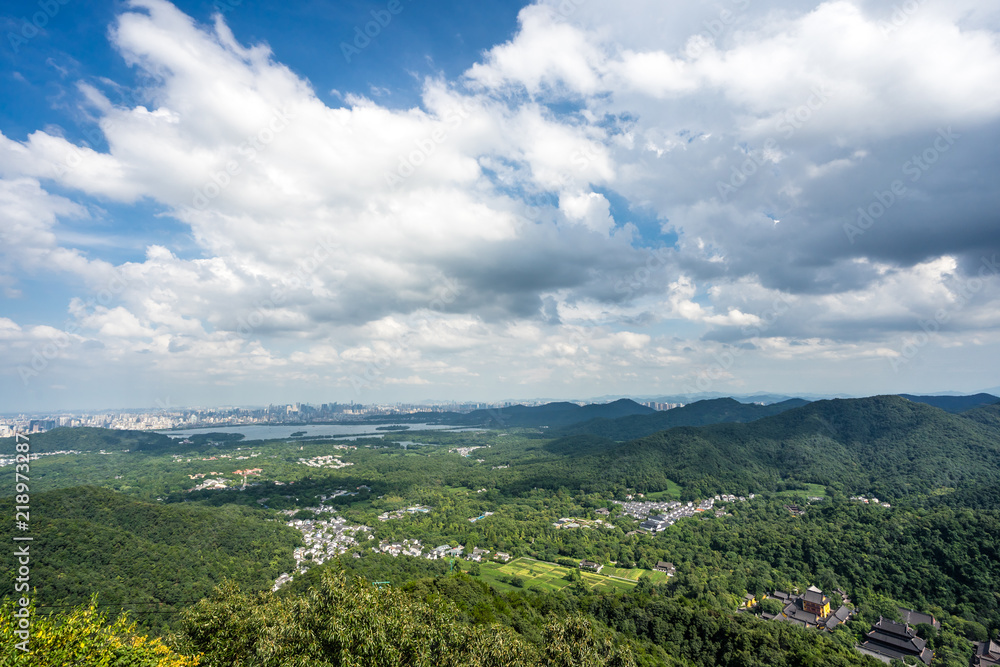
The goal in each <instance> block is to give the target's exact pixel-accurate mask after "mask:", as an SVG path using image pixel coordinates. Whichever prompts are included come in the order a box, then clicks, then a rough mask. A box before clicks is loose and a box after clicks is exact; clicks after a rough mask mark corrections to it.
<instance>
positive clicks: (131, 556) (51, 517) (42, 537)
mask: <svg viewBox="0 0 1000 667" xmlns="http://www.w3.org/2000/svg"><path fill="white" fill-rule="evenodd" d="M13 506H14V499H13V498H3V499H0V512H2V513H4V515H5V516H9V517H13V516H14V507H13ZM30 517H31V521H30V525H31V531H30V533H27V534H30V535H32V536H33V537H34V538H35V539H34V541H32V542H31V543H30V549H31V557H32V565H31V568H32V569H31V581H32V585H33V586H37V590H36V593H37V597H36V603H37V604H38V605H40V606H41V605H65V604H78V603H80V602H85V601H87V600H88V599H89V598H90V596H91V595H93V594H94V593H98V594H99V596H100V600H99V601H100V602H101V603H102V604H105V603H107V604H114V605H118V604H122V605H124V606H126V607H129V606H130V605H129V604H126V603H163V604H165V605H168V606H167V607H165V608H164V609H170V608H177V607H184V606H187V605H186V604H182V603H188V602H190V601H192V600H198V599H200V598H202V597H204V596H206V595H208V594H209V593H210V592H211V591H212V589H213V587H214V586H216V585H217V584H219V583H220V582H222V581H223V579H225V578H229V579H232V580H235V581H240V582H243V583H244V585H246V586H248V587H250V588H253V589H259V588H268V587H269V586H270V585H271V584H272V583H273V582H274V579H275V578H276V577H277V576H278V575H279V574H281V573H282V572H285V571H290V570H291V569H292V568H293V567H294V561H293V560H292V557H291V554H292V550H293V549H294V547H295V546H297V545H299V544H300V543H301V537H300V535H299V533H298V531H296V530H293V529H291V528H288V527H287V526H285V525H283V524H282V523H280V522H277V521H268V520H266V519H265V518H264V517H263V516H261V515H260V513H255V512H253V511H252V510H247V509H244V508H239V507H235V506H227V507H212V508H207V507H199V506H191V505H159V504H151V503H145V502H140V501H136V500H134V499H132V498H130V497H128V496H125V495H122V494H118V493H114V492H112V491H108V490H106V489H99V488H95V487H76V488H71V489H62V490H59V491H52V492H49V493H40V494H35V495H32V496H31V514H30ZM13 533H14V530H13V525H12V522H6V523H5V524H4V526H3V530H2V532H0V535H2V538H0V539H3V540H5V541H6V542H7V544H13V542H12V541H11V538H12V537H13ZM20 534H22V535H23V534H25V533H20ZM12 553H13V550H12V549H8V550H6V551H5V553H4V556H3V561H2V562H3V568H4V571H5V572H7V573H11V572H13V570H14V567H15V563H14V558H13V556H12V555H11V554H12ZM12 578H13V577H12V576H11V577H10V579H9V580H12ZM139 608H140V609H143V608H146V607H139Z"/></svg>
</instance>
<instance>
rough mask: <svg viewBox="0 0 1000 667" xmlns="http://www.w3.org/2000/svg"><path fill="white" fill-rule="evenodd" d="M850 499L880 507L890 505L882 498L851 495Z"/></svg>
mask: <svg viewBox="0 0 1000 667" xmlns="http://www.w3.org/2000/svg"><path fill="white" fill-rule="evenodd" d="M851 500H854V501H856V502H859V503H864V504H865V505H879V506H880V507H892V505H890V504H889V503H887V502H885V501H884V500H879V499H878V498H874V497H873V498H866V497H864V496H851Z"/></svg>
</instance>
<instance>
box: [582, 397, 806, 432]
mask: <svg viewBox="0 0 1000 667" xmlns="http://www.w3.org/2000/svg"><path fill="white" fill-rule="evenodd" d="M806 404H808V401H804V400H802V399H800V398H792V399H789V400H787V401H782V402H781V403H773V404H771V405H756V404H752V403H750V404H748V403H740V402H739V401H736V400H733V399H731V398H716V399H712V400H706V401H698V402H696V403H690V404H688V405H685V406H684V407H681V408H674V409H672V410H664V411H662V412H654V413H652V414H642V415H631V416H627V417H619V418H617V419H607V418H598V419H592V420H590V421H586V422H583V423H580V424H574V425H572V426H569V427H567V428H565V429H563V431H564V432H565V433H567V434H584V433H587V434H590V435H596V436H600V437H603V438H608V439H610V440H634V439H635V438H641V437H644V436H647V435H652V434H653V433H657V432H658V431H664V430H666V429H668V428H676V427H678V426H705V425H708V424H721V423H724V422H750V421H754V420H755V419H761V418H762V417H770V416H771V415H777V414H780V413H782V412H785V411H786V410H791V409H792V408H798V407H801V406H803V405H806Z"/></svg>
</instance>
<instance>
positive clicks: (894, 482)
mask: <svg viewBox="0 0 1000 667" xmlns="http://www.w3.org/2000/svg"><path fill="white" fill-rule="evenodd" d="M588 444H590V445H592V442H588ZM560 445H561V450H562V451H563V452H567V453H569V452H571V451H572V449H573V448H572V444H571V443H568V442H565V441H564V442H562V443H560ZM575 467H576V468H577V469H578V470H582V469H584V468H587V469H589V468H593V469H594V470H601V471H602V479H605V480H607V481H609V482H619V483H621V482H624V483H627V484H629V485H630V486H634V487H635V488H637V489H640V490H658V489H662V488H667V480H673V481H674V482H677V483H679V484H681V485H682V486H685V487H687V489H688V490H689V491H692V492H693V493H694V494H695V496H699V497H705V496H706V495H711V494H714V493H717V492H719V491H725V492H729V493H735V492H746V491H762V490H768V489H773V488H775V486H776V484H777V483H778V482H779V481H780V480H782V479H795V480H798V481H802V482H813V483H818V484H823V485H833V486H836V487H838V488H841V489H843V490H844V491H847V492H851V493H856V492H862V493H872V494H876V495H879V496H880V497H883V496H884V497H887V498H899V497H901V496H904V495H907V494H910V493H920V492H928V491H931V490H933V489H935V488H939V487H958V486H962V485H966V484H969V483H973V482H985V481H996V480H1000V429H996V428H993V427H991V426H988V425H986V424H983V423H979V422H977V421H974V420H972V419H969V418H967V417H963V416H958V415H952V414H949V413H947V412H944V411H943V410H939V409H937V408H933V407H931V406H928V405H924V404H921V403H912V402H910V401H907V400H906V399H903V398H900V397H898V396H874V397H870V398H862V399H837V400H831V401H817V402H815V403H810V404H808V405H805V406H803V407H800V408H796V409H794V410H789V411H786V412H784V413H782V414H780V415H775V416H773V417H766V418H764V419H760V420H757V421H754V422H751V423H748V424H716V425H712V426H704V427H700V428H691V427H684V428H675V429H671V430H668V431H663V432H661V433H657V434H655V435H652V436H649V437H646V438H641V439H638V440H634V441H631V442H628V443H625V444H623V445H620V446H618V447H616V448H612V449H609V450H605V451H604V452H603V453H597V454H592V455H591V456H583V457H580V458H579V460H578V461H577V462H576V465H575ZM580 474H582V473H580Z"/></svg>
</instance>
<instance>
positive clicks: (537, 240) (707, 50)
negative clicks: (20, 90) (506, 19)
mask: <svg viewBox="0 0 1000 667" xmlns="http://www.w3.org/2000/svg"><path fill="white" fill-rule="evenodd" d="M599 5H600V6H599ZM732 5H733V7H732V8H731V9H732V11H733V14H732V16H731V18H730V19H726V20H725V21H723V22H722V23H720V25H721V28H720V29H719V30H718V31H716V30H715V29H714V28H713V29H712V30H709V28H708V27H706V26H714V25H715V24H713V23H712V22H713V21H722V19H721V18H720V17H721V16H722V14H720V13H718V12H719V10H718V9H717V8H706V7H693V6H692V7H667V6H664V5H662V4H660V3H652V2H627V3H624V4H621V3H619V5H615V6H614V7H610V6H603V5H602V3H581V4H579V5H576V4H573V11H562V10H560V8H559V6H557V5H556V4H555V3H540V4H536V5H531V6H529V7H526V8H524V9H523V10H522V11H521V13H520V14H519V21H520V28H519V30H518V32H517V33H516V34H515V35H514V37H513V38H512V39H511V40H510V41H509V42H507V43H505V44H502V45H498V46H496V47H495V48H493V49H491V50H490V51H488V52H487V53H486V54H484V56H483V59H482V62H480V63H477V64H474V65H473V66H471V67H470V68H469V69H468V70H467V72H466V73H465V75H464V76H463V77H461V78H460V79H459V80H458V81H447V80H444V79H441V78H433V79H428V80H427V81H425V82H424V83H423V88H422V97H421V104H420V106H419V107H418V108H411V109H392V108H388V107H386V106H384V105H382V104H380V103H379V101H378V100H373V99H369V98H366V97H363V96H360V95H359V94H357V93H355V94H351V93H346V92H345V93H344V94H343V95H342V96H341V99H342V100H343V103H344V106H342V107H338V108H333V107H330V106H328V105H327V104H326V103H325V102H323V101H322V100H321V99H319V98H318V97H317V95H316V94H315V92H314V91H313V90H312V88H311V87H310V85H309V83H308V82H307V81H306V80H304V79H303V78H301V77H300V76H298V75H297V74H296V73H294V72H293V71H291V70H290V69H289V68H288V67H286V66H284V65H282V64H281V63H280V54H277V55H276V54H273V53H272V52H271V51H270V49H269V47H267V46H266V45H251V46H247V45H244V44H242V43H241V41H240V38H239V37H237V36H234V35H233V33H232V32H231V30H230V29H229V27H227V26H226V24H225V22H224V20H222V19H220V20H218V21H217V22H216V23H215V25H214V26H212V27H206V26H201V25H198V24H197V23H195V22H194V21H193V20H192V19H190V17H188V16H186V15H184V14H183V13H182V12H180V11H179V10H177V9H176V8H175V7H173V6H172V5H170V4H168V3H166V2H163V1H162V0H142V1H136V2H133V3H132V4H131V5H130V6H129V8H128V9H126V10H125V11H123V12H122V13H121V15H120V17H119V19H118V21H117V22H116V24H115V26H114V27H113V29H112V31H111V38H112V41H113V44H114V45H115V47H116V48H117V49H118V50H119V52H120V53H121V55H122V57H123V58H124V59H125V61H126V62H127V63H129V64H130V65H132V66H134V67H135V68H137V69H139V70H140V71H141V72H142V74H143V76H145V77H147V78H148V85H147V86H146V88H145V89H143V90H142V91H140V93H139V94H138V96H137V98H135V99H133V100H131V101H130V102H129V103H127V104H125V103H123V104H121V105H115V104H112V103H111V102H110V101H109V100H108V97H107V95H105V94H104V93H102V88H101V86H102V85H112V84H109V83H107V82H100V81H93V82H81V84H80V85H79V86H78V93H79V95H80V111H81V113H83V114H87V115H89V116H90V117H92V118H94V119H95V122H96V123H97V124H98V125H99V127H100V129H101V131H102V132H103V134H104V136H105V138H106V139H107V145H108V150H107V152H99V151H95V150H93V149H91V148H87V147H83V146H78V145H74V144H73V143H71V142H69V141H67V140H66V139H65V138H63V137H62V136H60V135H59V133H58V132H57V131H56V130H55V129H53V130H51V131H46V130H38V131H35V132H33V133H31V134H30V135H28V137H27V139H26V140H25V141H15V140H12V139H10V138H8V137H6V136H3V135H0V177H2V180H0V216H2V218H3V221H4V222H3V226H2V227H0V235H2V239H0V240H2V241H3V242H2V244H0V257H2V258H3V260H4V268H3V269H0V285H2V286H3V287H4V290H5V293H6V294H7V295H9V296H12V297H16V296H18V294H19V293H20V291H21V286H20V284H21V283H20V278H19V275H20V273H21V272H24V273H26V274H35V275H37V274H38V272H40V271H43V270H49V271H51V270H52V269H55V270H57V271H58V272H59V273H60V275H61V276H63V278H62V279H63V280H65V281H66V283H67V284H71V285H72V288H73V290H74V296H75V297H77V300H74V301H73V302H72V303H71V304H67V305H68V306H69V310H70V313H69V314H70V315H71V320H70V323H69V324H67V323H63V324H61V325H59V326H60V327H62V328H64V329H69V328H70V327H71V325H72V327H75V328H76V329H74V333H73V335H74V336H76V338H73V340H74V341H75V342H74V345H76V346H79V345H83V344H84V343H87V344H90V345H91V346H92V351H91V353H90V354H91V355H92V358H93V359H94V360H97V361H99V360H100V359H102V358H103V359H113V360H115V361H116V363H124V362H123V361H122V360H124V359H127V360H131V361H129V363H135V364H138V365H137V366H136V368H137V369H142V370H143V371H144V372H145V371H148V372H150V373H153V374H162V377H169V378H183V379H185V380H188V379H190V378H192V377H196V376H197V375H198V374H199V373H203V374H206V375H209V376H211V377H213V378H214V381H218V382H221V383H229V384H233V383H236V382H237V381H243V380H246V379H247V378H251V377H253V376H254V375H255V374H256V375H257V376H259V382H261V383H267V382H273V383H278V384H279V385H280V384H281V383H294V382H296V381H301V382H305V383H314V384H315V386H338V387H352V381H351V378H352V377H358V376H359V374H360V376H361V377H366V378H367V379H366V382H367V384H366V385H365V387H366V389H365V391H367V390H369V389H370V388H371V387H375V386H384V385H386V384H398V385H400V386H407V385H409V386H418V385H424V384H425V383H430V384H432V385H434V384H437V383H440V384H441V386H447V387H450V388H454V387H458V386H462V383H463V382H471V383H475V382H480V380H478V379H476V378H484V377H488V378H490V380H487V381H485V382H494V380H493V379H492V378H495V377H499V376H503V377H506V378H508V379H509V381H510V382H527V383H530V382H540V383H546V384H545V386H547V387H559V388H566V390H567V391H569V388H570V387H571V386H572V383H574V382H578V381H579V379H580V377H581V374H583V375H586V374H590V375H591V376H592V377H600V376H601V375H602V374H604V373H615V374H616V375H615V376H616V377H621V378H627V377H632V375H630V373H636V374H638V375H637V377H640V378H641V379H642V381H644V382H646V383H647V385H655V386H660V385H659V383H661V382H664V381H667V380H665V379H663V378H667V377H668V376H667V375H664V376H663V377H662V378H661V376H659V375H650V374H648V373H647V371H646V370H645V369H648V368H664V367H666V366H670V367H671V369H672V370H671V374H670V376H672V377H687V376H686V375H685V373H688V374H689V375H690V373H697V372H698V368H699V364H702V363H706V362H704V360H705V359H706V358H710V355H711V354H712V353H714V352H718V350H719V349H723V348H724V347H725V345H727V344H729V343H731V342H735V341H737V340H745V339H748V338H752V339H754V340H755V344H756V345H757V351H756V354H759V355H761V357H762V358H770V357H772V356H773V357H775V358H779V357H780V358H783V359H784V358H806V357H809V356H810V355H813V354H814V355H815V356H816V357H817V358H821V359H832V358H838V359H842V358H848V357H849V356H850V355H855V356H856V357H857V358H858V359H864V358H868V357H874V356H878V355H879V354H884V353H885V352H884V351H885V350H887V349H892V348H891V346H887V340H888V339H890V338H892V337H893V336H895V335H896V334H897V332H900V331H903V330H905V329H906V327H912V326H913V325H914V322H915V321H917V320H918V319H919V318H920V317H926V313H927V312H931V313H933V312H934V310H935V309H936V308H946V309H948V308H950V309H952V310H953V311H954V317H953V319H952V320H951V325H952V326H955V327H958V328H961V329H962V330H966V329H967V330H968V331H970V332H980V333H981V332H983V331H985V330H986V329H987V328H988V327H992V326H995V324H996V322H995V319H996V318H995V317H994V316H993V315H992V314H991V311H989V310H988V304H993V303H995V298H996V296H995V295H996V291H995V290H996V285H995V282H996V281H995V280H992V279H991V280H989V281H987V282H986V283H985V285H986V286H985V287H984V288H983V289H982V290H981V291H980V292H978V293H977V294H976V295H975V299H969V300H967V301H968V304H967V305H963V306H962V307H961V308H959V307H957V305H956V304H958V303H959V298H960V297H959V295H960V294H961V289H962V286H963V284H965V283H964V282H963V281H965V280H967V272H968V266H967V265H968V264H969V262H970V261H972V260H970V257H972V255H973V254H976V253H979V252H980V250H982V251H986V250H987V249H988V248H990V247H992V246H996V245H997V244H996V242H995V241H996V236H995V230H992V231H991V228H990V227H989V224H987V223H984V222H983V220H987V221H989V220H991V218H990V217H989V216H990V215H992V212H995V210H996V207H995V205H994V204H996V196H995V194H991V193H993V191H994V190H995V188H992V184H993V180H995V178H992V177H993V176H994V175H995V171H996V165H995V156H993V155H992V151H991V149H988V148H987V147H988V146H992V145H995V142H993V143H990V141H989V139H990V138H995V137H996V135H997V134H998V133H997V129H996V122H997V118H998V115H1000V89H998V88H997V86H996V85H995V82H996V81H997V80H1000V47H998V42H997V34H998V33H997V30H996V25H995V22H994V19H993V18H992V17H993V14H991V13H990V12H988V11H986V10H983V9H982V8H981V7H980V6H979V5H978V4H976V3H971V4H969V3H966V4H965V5H963V8H964V9H962V11H959V10H952V9H947V8H936V7H931V6H930V5H922V6H921V9H920V11H919V12H917V13H916V14H915V15H913V16H911V17H909V18H908V20H906V21H905V22H904V23H903V24H902V25H900V26H899V27H898V28H895V29H893V30H890V31H888V32H887V31H885V30H883V29H882V28H881V27H880V21H882V20H884V18H885V12H884V11H882V10H885V9H886V7H883V6H882V5H878V4H877V3H872V4H867V5H862V4H859V3H854V2H847V1H846V0H840V1H835V2H825V3H820V4H814V5H807V6H801V7H800V6H792V7H782V6H780V5H779V4H776V3H770V2H768V3H762V4H760V5H759V6H758V5H757V4H754V5H753V6H751V5H749V3H732ZM692 40H693V41H692ZM695 47H696V48H695ZM115 85H116V84H115ZM112 87H113V86H112ZM566 106H569V107H572V108H574V109H575V110H574V111H572V112H566V111H560V110H559V109H563V108H565V107H566ZM947 126H954V128H955V130H954V131H955V132H956V133H957V136H958V139H957V140H956V141H955V142H954V145H953V147H952V145H951V144H949V145H948V146H949V147H948V149H947V150H946V151H941V150H938V149H935V150H938V154H937V156H936V158H935V160H936V162H937V163H938V164H940V165H941V166H940V168H938V167H935V168H933V169H930V168H929V169H927V170H924V171H921V172H920V176H919V179H917V180H913V181H907V182H906V187H907V192H906V193H905V195H900V196H899V197H898V201H895V202H894V203H893V205H892V206H891V207H890V209H889V210H888V211H887V212H886V214H885V216H884V217H881V218H880V219H879V220H878V221H877V223H875V224H873V225H872V226H871V228H870V229H867V230H866V232H865V234H864V236H863V237H862V238H861V239H859V240H856V241H855V242H854V243H851V242H849V239H848V238H846V237H845V235H844V232H843V228H844V227H843V225H844V223H845V222H848V221H850V220H852V218H853V217H854V216H855V215H856V214H855V213H852V211H855V209H857V208H858V207H859V206H867V205H868V204H869V203H870V202H871V201H872V197H873V196H877V195H878V193H879V192H881V191H883V190H886V189H887V188H890V184H891V183H892V182H893V180H894V179H906V178H908V176H907V173H906V172H905V171H904V166H903V165H904V164H905V162H906V161H907V160H909V159H911V158H912V156H914V155H917V156H920V155H923V154H924V152H925V151H927V150H929V148H928V147H934V146H935V145H936V144H935V143H934V142H935V141H937V139H936V137H937V136H938V134H937V132H938V129H939V127H941V128H943V127H947ZM984 138H985V139H984ZM768 139H770V140H771V141H770V142H768ZM945 165H947V166H945ZM951 174H962V175H963V176H962V177H961V178H956V179H953V178H952V177H951V176H950V175H951ZM720 184H724V185H726V186H727V187H728V190H727V189H726V188H720ZM873 191H874V192H873ZM55 192H58V193H59V194H54V193H55ZM610 192H613V193H614V196H612V195H611V194H610ZM602 193H609V194H607V195H606V194H602ZM615 197H620V198H621V201H624V202H625V203H626V204H627V206H628V213H627V214H624V215H629V216H631V217H633V218H634V219H615V215H612V208H613V207H612V203H611V202H612V201H615V202H616V203H617V201H618V200H617V199H615ZM609 198H610V199H609ZM95 199H96V200H98V201H105V200H107V201H111V202H115V203H121V204H134V203H137V202H147V203H152V204H154V205H155V206H156V207H157V210H159V211H162V214H161V215H163V216H165V217H170V218H172V219H173V220H174V221H176V222H179V223H181V224H182V225H183V226H185V227H186V228H187V229H188V230H190V234H191V238H192V239H193V243H194V244H195V252H191V251H190V249H188V251H187V252H182V251H181V250H179V249H178V248H174V247H168V246H170V243H169V242H166V241H163V240H162V239H152V238H151V239H150V240H149V241H148V243H147V245H148V247H147V249H146V253H145V257H144V258H141V259H134V260H133V261H121V260H118V261H116V262H114V263H112V262H110V261H106V260H102V259H100V258H98V257H92V256H90V255H89V254H86V253H84V252H82V251H81V250H79V249H76V248H73V247H72V245H73V244H72V243H70V242H69V240H71V239H79V238H83V237H84V236H85V233H84V231H82V227H83V225H84V223H85V222H86V221H88V220H89V218H90V210H91V209H90V207H92V206H93V201H94V200H95ZM614 210H615V212H616V215H619V210H620V209H619V207H618V206H615V207H614ZM994 217H995V216H994ZM778 219H780V220H781V223H780V224H775V221H776V220H778ZM650 220H655V221H658V223H659V224H660V225H661V228H660V229H656V228H655V226H654V225H655V224H656V223H650V222H649V221H650ZM943 220H947V221H948V225H950V228H949V230H947V232H946V231H945V230H944V227H945V225H944V224H942V221H943ZM674 234H676V235H677V241H676V247H675V248H673V249H670V250H669V252H665V253H662V254H657V255H653V253H652V252H651V250H650V247H649V246H660V245H664V244H666V245H667V246H668V248H669V247H670V246H672V245H673V244H674V240H673V235H674ZM657 236H660V238H655V237H657ZM991 244H992V246H991ZM654 260H655V261H654ZM775 303H781V304H784V306H782V309H781V310H782V312H781V315H780V317H771V316H770V315H769V313H770V312H771V311H774V309H775V306H774V304H775ZM786 311H787V312H786ZM14 319H17V318H14ZM26 331H28V327H26V326H24V325H20V324H17V323H15V321H14V320H12V319H0V337H2V338H3V340H14V341H20V342H17V345H20V347H19V348H18V350H20V351H19V352H18V354H20V355H21V357H20V358H23V357H24V354H25V353H29V356H30V345H29V344H28V343H27V342H26V341H27V340H28V338H25V336H26V334H25V332H26ZM54 331H55V329H54ZM746 331H750V332H752V335H748V334H747V333H746ZM970 335H971V334H970ZM984 335H985V334H984ZM987 338H988V336H987ZM963 340H965V339H963ZM970 340H971V339H970ZM13 344H14V343H10V345H13ZM716 346H720V347H718V348H717V347H716ZM6 349H7V350H14V348H13V347H8V348H6ZM67 349H68V350H69V349H73V350H75V349H77V348H76V347H68V348H67ZM879 350H881V351H882V352H879ZM67 354H69V352H67ZM74 354H75V353H74ZM11 358H12V359H13V357H11ZM16 363H17V362H16V361H15V362H8V366H7V369H8V371H9V370H10V369H11V368H13V367H14V366H16ZM707 363H711V362H707ZM751 366H752V364H751ZM685 368H687V369H688V370H685ZM373 369H374V370H373ZM692 369H693V370H692ZM366 373H367V376H366V375H365V374H366ZM726 374H728V375H726V376H727V377H731V378H732V379H733V381H734V382H738V381H742V379H741V378H740V377H739V373H735V374H734V373H733V372H732V371H730V369H726ZM158 377H159V376H158ZM720 377H722V375H720ZM463 378H464V379H463ZM623 382H624V380H623ZM577 386H578V385H577Z"/></svg>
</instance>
